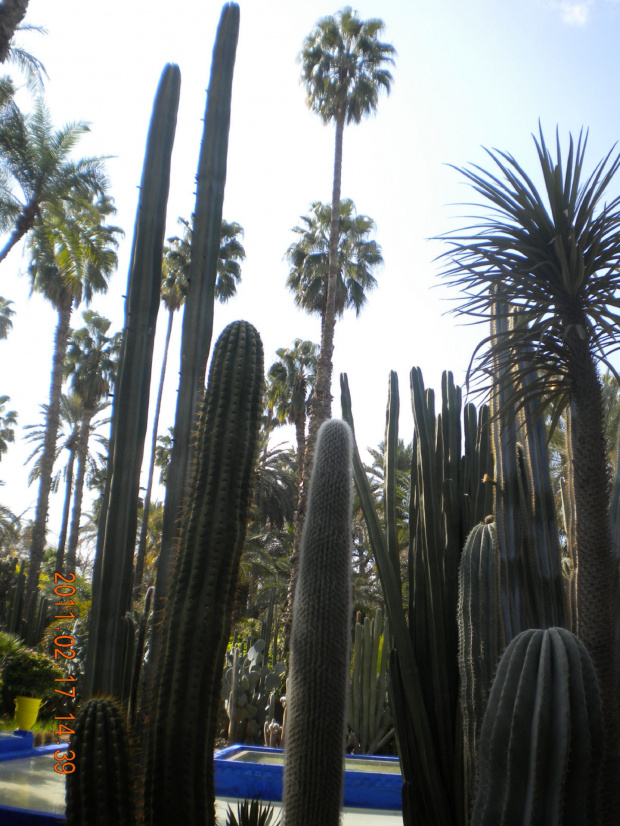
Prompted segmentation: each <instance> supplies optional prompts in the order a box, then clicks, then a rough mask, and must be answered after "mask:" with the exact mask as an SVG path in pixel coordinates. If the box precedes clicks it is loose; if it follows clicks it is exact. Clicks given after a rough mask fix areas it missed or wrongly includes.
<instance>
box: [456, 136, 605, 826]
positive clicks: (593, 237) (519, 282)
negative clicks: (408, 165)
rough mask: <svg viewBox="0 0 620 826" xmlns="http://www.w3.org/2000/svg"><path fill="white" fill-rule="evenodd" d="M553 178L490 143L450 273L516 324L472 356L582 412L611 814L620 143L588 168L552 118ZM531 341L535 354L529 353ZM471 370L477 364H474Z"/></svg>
mask: <svg viewBox="0 0 620 826" xmlns="http://www.w3.org/2000/svg"><path fill="white" fill-rule="evenodd" d="M534 143H535V146H536V151H537V154H538V160H539V165H540V170H539V174H540V176H541V178H542V184H543V186H542V188H541V189H540V190H539V189H538V188H537V186H536V185H535V183H534V181H533V180H532V178H530V177H529V175H528V174H527V173H526V172H525V170H524V169H523V168H522V167H521V166H520V165H519V163H518V162H517V161H516V160H515V158H514V157H513V156H512V155H510V154H508V153H506V152H501V151H497V150H492V151H491V150H489V151H488V154H489V157H490V159H491V160H492V162H493V163H494V165H495V168H494V170H493V171H492V172H489V171H486V170H485V169H483V168H481V167H479V166H472V167H469V168H466V169H461V170H459V171H460V172H461V173H462V174H463V175H464V176H465V177H466V179H467V180H468V181H469V183H470V184H471V186H472V187H473V189H474V190H475V191H476V192H477V193H478V195H480V196H482V199H483V202H482V204H481V210H482V211H481V214H480V215H479V217H476V218H474V219H473V223H471V222H470V224H469V225H468V226H467V227H465V228H463V229H461V230H457V231H454V232H451V233H448V234H447V235H445V236H443V238H444V240H445V241H446V242H447V244H448V249H447V251H446V252H444V253H443V255H442V258H443V260H444V261H445V266H444V271H443V275H444V276H445V277H447V278H448V280H449V281H450V282H451V283H452V284H453V285H454V286H456V287H458V288H459V289H460V290H461V291H462V292H463V293H464V296H465V297H464V298H463V299H462V301H461V302H460V303H459V305H458V307H457V310H456V312H457V313H458V314H468V315H472V316H474V317H475V318H477V319H478V320H481V321H482V320H487V321H488V320H490V319H491V317H492V316H493V315H494V314H495V317H496V318H497V312H498V311H497V306H498V302H500V301H501V303H502V304H503V305H504V307H505V309H503V310H501V311H500V312H502V313H504V316H505V317H506V318H508V319H510V320H512V321H513V322H515V323H510V324H505V325H497V326H496V327H495V329H494V331H493V332H492V333H491V335H489V336H487V337H485V338H484V339H483V341H482V342H481V343H480V345H479V346H478V348H477V352H476V354H475V357H474V359H473V360H472V365H473V366H475V367H476V368H477V370H478V371H479V372H481V373H482V374H483V375H488V374H489V372H490V371H491V370H492V366H493V363H494V360H497V359H498V358H499V359H501V361H502V363H503V364H504V365H505V366H507V367H508V368H509V370H507V371H506V372H507V374H510V375H512V376H513V377H514V376H517V377H518V378H519V379H520V381H517V382H515V384H514V386H513V387H514V389H513V392H512V394H510V395H511V398H509V399H508V403H509V404H511V405H515V404H516V406H517V408H518V407H519V406H520V407H522V408H523V407H525V406H526V405H527V404H528V403H529V402H530V401H533V400H536V399H538V400H540V401H541V404H540V406H539V410H540V411H541V412H543V411H544V410H545V408H549V407H550V408H551V409H552V410H553V412H554V416H556V417H557V416H558V415H559V414H560V413H561V412H562V411H563V410H567V412H568V415H569V416H570V417H571V428H572V433H573V437H572V444H571V448H572V451H573V457H574V462H573V469H574V507H575V516H576V528H577V565H578V578H577V583H578V584H577V602H578V633H579V636H580V637H581V639H582V640H583V641H584V643H585V644H586V646H587V648H588V650H589V652H590V655H591V656H592V659H593V662H594V665H595V668H596V672H597V675H598V679H599V683H600V687H601V695H602V701H603V709H604V716H605V730H606V734H607V748H606V754H607V760H606V778H607V781H606V801H605V814H606V819H607V821H608V822H613V823H616V822H618V820H619V817H620V814H619V812H618V802H617V798H618V793H617V788H618V783H617V773H618V753H619V746H620V726H619V723H618V710H617V705H618V704H617V697H616V679H615V674H616V673H617V672H616V661H615V660H616V653H615V645H614V619H615V618H614V606H613V599H614V597H615V594H616V575H617V572H616V570H615V566H614V560H613V554H612V543H611V532H610V521H609V479H608V472H607V453H606V444H605V435H604V418H603V404H602V392H601V382H600V379H599V375H598V372H597V362H599V361H603V362H604V363H607V360H606V357H605V354H606V353H609V352H610V350H611V349H612V348H614V346H615V345H616V344H617V339H618V336H619V335H620V334H619V330H620V328H619V327H618V322H619V321H620V316H619V315H618V313H617V309H618V307H619V306H620V298H619V297H618V289H619V288H620V269H619V267H618V263H619V262H620V232H619V230H620V197H615V198H614V197H612V198H610V199H609V200H608V201H605V200H604V199H605V198H606V197H608V194H607V193H608V190H609V187H610V184H611V183H612V180H613V179H614V176H615V175H616V172H617V171H618V168H619V167H620V154H616V155H614V154H613V150H612V151H611V152H610V153H609V154H608V155H607V156H606V157H605V158H604V159H603V160H602V161H600V162H599V163H598V164H597V165H596V166H595V168H594V171H593V172H592V173H591V174H590V176H589V177H586V174H585V171H584V158H585V149H586V143H587V135H584V134H583V133H581V134H580V135H579V138H578V140H577V143H576V145H575V142H574V141H573V139H572V137H571V138H570V141H569V150H568V155H567V157H566V159H565V161H564V160H563V158H562V153H561V147H560V140H559V137H557V138H556V152H555V157H553V155H552V153H551V152H550V150H549V148H548V147H547V144H546V142H545V139H544V136H543V133H542V129H541V130H540V133H539V137H538V138H534ZM523 352H528V353H530V354H531V358H530V359H529V360H528V361H526V362H524V361H523V359H522V354H523ZM470 369H471V368H470Z"/></svg>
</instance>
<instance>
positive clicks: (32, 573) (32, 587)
mask: <svg viewBox="0 0 620 826" xmlns="http://www.w3.org/2000/svg"><path fill="white" fill-rule="evenodd" d="M71 310H72V303H71V299H70V297H65V298H64V300H63V301H62V302H59V304H58V323H57V325H56V336H55V341H54V356H53V361H52V380H51V384H50V398H49V405H48V408H47V421H46V423H45V441H44V444H43V454H42V456H41V469H40V477H39V496H38V499H37V509H36V512H35V517H34V523H33V525H32V539H31V543H30V564H29V566H28V578H27V580H26V588H25V599H24V603H25V606H24V611H27V610H28V606H29V604H30V600H31V599H33V597H34V595H35V594H36V591H37V588H38V585H39V572H40V570H41V563H42V562H43V553H44V551H45V539H46V533H47V514H48V511H49V500H50V491H51V488H52V473H53V470H54V460H55V458H56V438H57V436H58V424H59V421H60V396H61V393H62V379H63V370H64V364H65V354H66V352H67V341H68V339H69V324H70V322H71Z"/></svg>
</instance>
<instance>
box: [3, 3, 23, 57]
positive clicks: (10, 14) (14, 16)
mask: <svg viewBox="0 0 620 826" xmlns="http://www.w3.org/2000/svg"><path fill="white" fill-rule="evenodd" d="M27 9H28V0H4V2H3V3H2V6H1V7H0V63H4V62H5V61H6V60H9V59H10V54H11V41H12V40H13V35H14V34H15V32H16V30H17V29H19V28H20V27H21V26H20V24H21V22H22V20H23V19H24V17H25V16H26V11H27Z"/></svg>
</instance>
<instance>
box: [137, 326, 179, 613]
mask: <svg viewBox="0 0 620 826" xmlns="http://www.w3.org/2000/svg"><path fill="white" fill-rule="evenodd" d="M173 319H174V310H168V327H167V329H166V343H165V345H164V357H163V359H162V364H161V374H160V376H159V389H158V390H157V404H156V405H155V415H154V419H153V436H152V438H151V463H150V465H149V475H148V480H147V483H146V493H145V494H144V510H143V514H142V525H141V526H140V540H139V542H138V553H137V556H136V569H135V572H134V586H133V588H134V591H133V593H134V600H138V599H139V598H140V589H141V587H142V578H143V576H144V560H145V558H146V540H147V536H148V527H149V513H150V510H151V493H152V490H153V476H154V474H155V450H156V448H157V430H158V428H159V414H160V413H161V400H162V397H163V394H164V379H165V378H166V365H167V363H168V348H169V346H170V336H171V335H172V322H173Z"/></svg>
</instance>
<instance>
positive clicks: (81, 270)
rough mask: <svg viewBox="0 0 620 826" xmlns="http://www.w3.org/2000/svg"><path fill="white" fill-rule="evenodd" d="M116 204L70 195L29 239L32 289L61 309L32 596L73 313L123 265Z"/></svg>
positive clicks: (34, 537)
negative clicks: (118, 254) (114, 220)
mask: <svg viewBox="0 0 620 826" xmlns="http://www.w3.org/2000/svg"><path fill="white" fill-rule="evenodd" d="M114 212H115V209H114V206H113V204H112V201H111V199H110V198H108V197H105V196H104V197H102V198H99V199H97V200H94V199H92V200H88V199H81V200H80V201H76V200H67V201H64V202H62V203H61V204H54V205H50V208H49V209H47V208H46V209H45V210H44V211H43V212H42V213H41V214H40V216H39V218H38V219H37V221H36V223H35V228H34V232H33V234H32V236H31V238H30V239H29V244H28V251H29V254H30V264H29V267H28V274H29V276H30V279H31V283H32V289H33V290H37V291H38V292H41V293H42V294H43V295H44V297H45V298H46V299H47V300H48V301H49V302H50V303H51V304H52V306H53V307H54V308H55V310H56V311H57V313H58V322H57V325H56V336H55V342H54V354H53V358H52V376H51V383H50V396H49V405H48V409H47V422H46V437H45V446H44V449H43V453H42V456H41V476H40V482H39V495H38V499H37V507H36V513H35V520H34V524H33V529H32V545H31V550H30V565H29V568H28V579H27V582H26V599H28V600H29V599H30V597H31V595H32V594H33V593H34V592H35V590H36V588H37V583H38V577H39V570H40V567H41V562H42V559H43V552H44V549H45V534H46V520H47V512H48V506H49V495H50V485H51V479H52V472H53V466H54V460H55V458H56V438H57V433H58V421H59V405H60V396H61V392H62V381H63V373H64V361H65V354H66V350H67V342H68V337H69V325H70V322H71V313H72V311H73V308H74V307H77V306H78V305H79V304H80V302H81V300H82V299H84V300H85V301H86V303H87V304H88V303H90V301H91V299H92V297H93V295H94V293H96V292H104V291H105V290H106V289H107V285H108V280H109V278H110V276H111V275H112V273H113V271H114V269H115V268H116V264H117V257H116V247H117V244H118V240H117V237H118V235H119V234H120V233H121V230H120V229H119V228H118V227H115V226H112V225H109V224H107V223H105V219H106V218H107V217H108V216H109V215H112V214H114Z"/></svg>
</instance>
